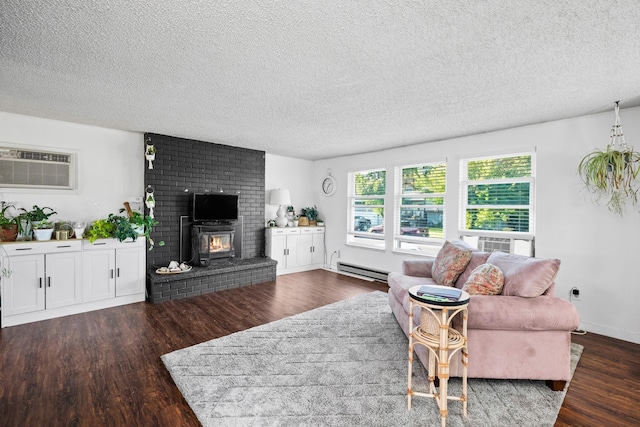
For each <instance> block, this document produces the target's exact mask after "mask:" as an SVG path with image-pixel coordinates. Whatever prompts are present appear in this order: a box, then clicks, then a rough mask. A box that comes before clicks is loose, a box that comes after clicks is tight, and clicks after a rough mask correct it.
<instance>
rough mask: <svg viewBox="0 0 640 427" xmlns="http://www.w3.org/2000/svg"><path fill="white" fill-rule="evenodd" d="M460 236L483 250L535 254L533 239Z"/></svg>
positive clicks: (526, 254)
mask: <svg viewBox="0 0 640 427" xmlns="http://www.w3.org/2000/svg"><path fill="white" fill-rule="evenodd" d="M460 238H461V239H462V240H464V241H465V242H467V243H468V244H470V245H471V246H475V247H476V248H478V249H479V250H481V251H484V252H494V251H499V252H506V253H508V254H518V255H525V256H535V246H534V244H533V239H532V238H529V239H525V238H517V237H497V236H483V235H461V236H460Z"/></svg>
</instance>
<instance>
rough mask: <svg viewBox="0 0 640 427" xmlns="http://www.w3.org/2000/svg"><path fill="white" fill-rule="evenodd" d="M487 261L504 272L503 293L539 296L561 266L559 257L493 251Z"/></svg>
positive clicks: (549, 284)
mask: <svg viewBox="0 0 640 427" xmlns="http://www.w3.org/2000/svg"><path fill="white" fill-rule="evenodd" d="M487 262H488V263H490V264H493V265H495V266H496V267H498V268H499V269H500V270H502V274H504V288H503V289H502V295H507V296H518V297H538V296H540V295H542V294H543V293H545V291H546V290H547V289H548V288H549V286H551V284H552V283H553V281H554V280H555V278H556V275H557V274H558V269H559V268H560V260H559V259H543V258H531V257H527V256H524V255H516V254H507V253H504V252H493V253H492V254H491V255H489V258H488V259H487Z"/></svg>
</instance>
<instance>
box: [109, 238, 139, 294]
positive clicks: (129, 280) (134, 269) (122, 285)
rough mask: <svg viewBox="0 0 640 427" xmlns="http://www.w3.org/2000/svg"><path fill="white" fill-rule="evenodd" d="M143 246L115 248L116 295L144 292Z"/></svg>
mask: <svg viewBox="0 0 640 427" xmlns="http://www.w3.org/2000/svg"><path fill="white" fill-rule="evenodd" d="M145 264H146V259H145V250H144V247H136V248H126V249H117V250H116V296H117V297H120V296H123V295H131V294H138V293H140V292H144V284H145V274H144V270H145Z"/></svg>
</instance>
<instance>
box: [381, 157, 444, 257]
mask: <svg viewBox="0 0 640 427" xmlns="http://www.w3.org/2000/svg"><path fill="white" fill-rule="evenodd" d="M440 165H444V167H445V176H444V182H445V191H444V192H443V193H429V194H423V193H414V192H411V193H403V192H402V191H403V180H402V173H403V170H404V169H408V168H415V167H425V166H440ZM448 169H449V168H448V164H447V160H446V159H444V160H439V161H430V162H421V163H417V164H410V165H401V166H397V167H396V168H395V176H394V177H395V186H394V212H393V213H394V227H393V251H394V252H399V253H409V254H413V255H422V256H429V257H433V256H436V255H437V253H438V251H439V250H440V248H441V247H442V245H443V244H444V242H445V235H446V205H447V190H446V185H447V171H448ZM412 196H413V197H415V196H420V197H425V198H431V197H432V198H442V199H443V204H442V205H441V208H442V237H432V236H431V235H430V236H429V237H418V236H410V235H404V234H402V233H401V227H402V217H401V210H402V208H411V207H416V206H418V207H422V206H430V205H403V204H402V199H403V198H410V197H412ZM439 206H440V205H439ZM403 244H405V247H402V246H403Z"/></svg>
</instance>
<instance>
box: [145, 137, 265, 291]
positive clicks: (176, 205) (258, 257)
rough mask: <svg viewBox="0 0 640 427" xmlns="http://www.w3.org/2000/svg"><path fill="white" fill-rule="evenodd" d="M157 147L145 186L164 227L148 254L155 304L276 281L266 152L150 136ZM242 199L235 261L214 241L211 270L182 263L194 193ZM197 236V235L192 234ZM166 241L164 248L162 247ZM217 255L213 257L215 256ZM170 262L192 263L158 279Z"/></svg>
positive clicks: (149, 284) (196, 263)
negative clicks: (268, 237) (269, 253)
mask: <svg viewBox="0 0 640 427" xmlns="http://www.w3.org/2000/svg"><path fill="white" fill-rule="evenodd" d="M147 138H148V139H149V140H150V143H151V144H153V145H154V147H155V148H156V159H155V161H154V163H153V169H145V186H146V187H147V188H152V189H153V191H154V196H155V199H156V208H155V210H154V214H155V218H156V220H158V222H159V225H158V226H157V227H156V228H155V230H154V232H153V233H152V236H151V237H152V238H153V239H154V240H155V241H156V246H155V248H154V249H153V250H152V251H149V252H148V253H147V269H148V275H147V293H148V298H149V300H150V301H152V302H162V301H167V300H171V299H177V298H184V297H189V296H195V295H200V294H202V293H206V292H214V291H218V290H222V289H228V288H231V287H238V286H243V285H247V284H255V283H261V282H265V281H270V280H275V262H273V261H272V260H271V259H270V258H265V257H264V202H265V186H264V174H265V154H264V152H263V151H256V150H249V149H245V148H238V147H231V146H227V145H221V144H212V143H208V142H203V141H195V140H190V139H183V138H176V137H171V136H165V135H158V134H152V133H148V134H145V140H146V139H147ZM207 192H221V193H230V194H237V195H238V196H239V197H238V199H239V214H240V215H241V216H242V220H241V221H242V226H241V227H240V231H238V229H237V227H236V229H234V230H233V233H234V235H233V237H230V238H231V239H232V241H231V244H232V245H233V246H234V250H233V255H234V256H233V257H231V256H228V255H230V254H229V253H227V254H225V256H224V257H223V256H222V251H221V250H220V248H218V246H217V245H218V243H219V242H213V246H211V244H212V243H211V241H210V242H209V243H208V244H209V246H208V247H209V252H208V255H207V258H208V260H209V262H208V265H201V262H200V257H198V258H197V259H195V258H193V256H191V258H193V259H192V260H185V259H180V257H181V255H180V254H181V251H180V247H181V242H182V238H181V237H182V234H184V233H183V230H182V221H181V218H184V217H185V216H189V215H190V214H191V205H190V196H191V194H193V193H207ZM190 234H191V233H190ZM161 240H162V241H164V242H165V244H164V246H159V245H157V242H159V241H161ZM212 254H213V257H212V256H211V255H212ZM170 261H179V262H181V261H191V262H190V264H191V265H193V266H194V268H193V270H192V271H191V272H188V273H184V274H175V275H170V276H169V275H162V276H161V275H158V274H156V273H155V270H156V269H157V268H158V267H161V266H166V265H168V264H169V262H170Z"/></svg>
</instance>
